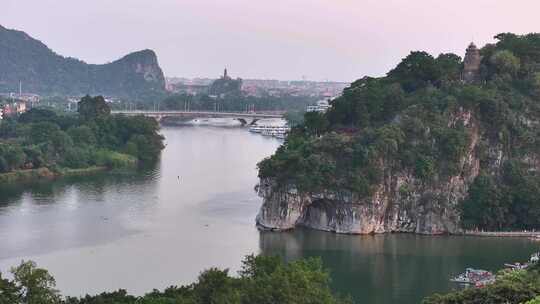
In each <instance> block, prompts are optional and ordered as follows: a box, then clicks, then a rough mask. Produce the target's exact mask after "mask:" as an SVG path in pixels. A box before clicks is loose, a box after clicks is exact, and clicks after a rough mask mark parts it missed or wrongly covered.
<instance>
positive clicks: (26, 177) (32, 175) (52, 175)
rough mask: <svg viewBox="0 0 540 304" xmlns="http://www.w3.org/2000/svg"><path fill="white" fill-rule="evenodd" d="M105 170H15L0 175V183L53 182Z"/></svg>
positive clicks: (98, 168)
mask: <svg viewBox="0 0 540 304" xmlns="http://www.w3.org/2000/svg"><path fill="white" fill-rule="evenodd" d="M107 170H109V168H108V167H106V166H92V167H88V168H79V169H69V168H62V169H60V170H59V171H52V170H51V169H49V168H47V167H43V168H38V169H26V170H17V171H13V172H8V173H2V174H0V183H7V184H14V183H22V182H33V181H38V180H53V179H56V178H60V177H69V176H85V175H91V174H96V173H98V172H104V171H107Z"/></svg>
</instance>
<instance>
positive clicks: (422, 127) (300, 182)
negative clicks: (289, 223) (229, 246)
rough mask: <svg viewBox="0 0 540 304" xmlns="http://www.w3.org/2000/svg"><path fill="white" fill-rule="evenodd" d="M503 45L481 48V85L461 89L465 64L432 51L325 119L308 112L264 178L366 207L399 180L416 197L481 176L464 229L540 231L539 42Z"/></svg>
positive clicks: (467, 202)
mask: <svg viewBox="0 0 540 304" xmlns="http://www.w3.org/2000/svg"><path fill="white" fill-rule="evenodd" d="M495 38H496V39H497V40H498V42H497V43H496V44H492V45H487V46H485V47H484V48H482V49H481V55H482V61H481V65H480V68H479V72H478V73H479V75H478V79H479V81H478V82H472V83H471V82H464V81H462V80H461V71H462V68H463V67H462V66H463V64H462V61H461V58H460V57H459V56H457V55H455V54H441V55H439V56H438V57H436V58H435V57H433V56H431V55H429V54H427V53H425V52H412V53H410V55H408V56H407V57H406V58H404V59H403V60H402V61H401V63H399V64H398V65H397V67H396V68H394V69H393V70H391V71H390V72H389V73H388V74H387V75H386V77H381V78H370V77H365V78H362V79H360V80H357V81H356V82H354V83H352V84H351V86H350V87H349V88H347V89H345V90H344V92H343V96H341V97H339V98H337V99H335V100H334V101H333V102H332V108H331V109H330V110H329V111H328V112H326V113H325V114H318V113H307V114H306V115H305V118H304V123H303V124H302V125H300V126H299V127H297V128H295V129H293V131H292V132H291V134H290V135H289V137H288V139H287V140H286V142H285V143H284V145H282V146H281V147H280V148H279V149H278V151H277V152H276V153H275V154H274V155H273V156H272V157H270V158H268V159H265V160H264V161H262V162H261V163H259V177H260V178H261V179H263V180H272V181H273V184H274V187H285V186H291V185H292V186H293V187H294V188H296V189H298V190H299V191H302V192H304V193H324V192H326V191H332V192H334V193H337V194H338V195H343V196H351V195H352V196H356V197H358V198H367V197H369V196H371V195H372V194H373V193H374V192H375V191H376V190H377V188H378V187H379V186H381V183H382V182H383V181H384V180H385V177H387V176H388V175H392V174H395V173H396V172H402V173H403V174H406V175H408V176H412V177H413V178H414V179H415V181H417V182H418V183H420V186H418V185H416V186H417V189H418V188H421V187H422V186H429V185H432V184H437V183H439V184H440V183H443V182H445V181H446V182H449V181H451V180H452V179H453V178H455V177H459V176H462V175H463V174H464V172H476V173H475V174H474V175H473V176H472V177H473V179H474V181H470V184H472V185H470V184H469V185H467V187H468V195H466V198H465V199H464V200H463V201H462V202H461V203H460V204H459V205H460V206H459V208H460V210H461V217H462V224H463V226H464V227H465V228H482V229H538V228H540V201H539V200H538V199H537V198H538V197H539V196H540V177H539V175H538V170H540V121H539V117H540V34H529V35H525V36H518V35H514V34H499V35H497V36H496V37H495ZM470 159H478V160H479V161H478V168H470V167H467V166H470V164H471V162H469V161H467V160H470ZM473 163H474V162H473ZM412 186H413V185H410V184H406V183H405V184H403V185H402V186H401V188H400V189H399V192H400V196H402V197H406V196H407V195H408V194H409V192H410V189H411V187H412ZM448 191H451V190H448ZM422 204H423V205H424V206H425V207H427V208H429V206H430V205H434V204H437V198H436V197H432V198H430V199H425V202H423V203H422Z"/></svg>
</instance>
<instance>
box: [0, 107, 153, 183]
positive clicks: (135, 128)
mask: <svg viewBox="0 0 540 304" xmlns="http://www.w3.org/2000/svg"><path fill="white" fill-rule="evenodd" d="M158 130H159V125H158V123H157V122H156V121H155V120H154V119H152V118H145V117H142V116H138V117H125V116H113V115H110V108H109V106H108V105H107V104H106V103H105V100H104V99H103V97H101V96H98V97H94V98H92V97H90V96H86V97H84V98H82V100H81V101H80V102H79V115H78V116H77V115H69V116H62V115H57V114H56V113H55V112H52V111H50V110H46V109H32V110H30V111H28V112H26V113H24V114H22V115H20V116H19V117H18V119H5V120H3V121H1V122H0V173H8V172H14V171H19V170H24V169H37V168H49V169H51V170H52V171H55V172H56V173H60V174H61V173H62V172H64V171H65V170H64V168H67V169H81V168H89V167H95V166H99V167H109V168H111V167H122V166H126V165H130V164H134V163H135V162H136V161H137V160H140V161H152V160H155V159H156V158H157V157H159V153H160V151H161V149H162V148H163V143H162V141H163V137H162V136H161V135H159V134H158ZM66 172H67V171H66Z"/></svg>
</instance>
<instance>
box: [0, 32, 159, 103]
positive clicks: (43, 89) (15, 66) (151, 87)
mask: <svg viewBox="0 0 540 304" xmlns="http://www.w3.org/2000/svg"><path fill="white" fill-rule="evenodd" d="M100 47H103V46H100ZM19 81H21V82H22V84H23V90H24V91H25V92H28V93H37V94H42V95H55V94H60V95H86V94H90V95H106V96H114V97H120V98H128V99H132V100H145V99H149V98H153V97H162V96H163V94H164V92H165V78H164V76H163V72H162V70H161V68H160V67H159V64H158V61H157V57H156V54H155V53H154V52H153V51H151V50H143V51H140V52H135V53H131V54H129V55H127V56H125V57H123V58H121V59H119V60H117V61H114V62H112V63H108V64H102V65H96V64H86V63H85V62H83V61H80V60H77V59H74V58H67V57H63V56H60V55H58V54H56V53H55V52H53V51H52V50H51V49H49V48H48V47H47V46H46V45H45V44H43V43H42V42H41V41H39V40H36V39H33V38H32V37H30V36H29V35H28V34H26V33H24V32H21V31H16V30H10V29H6V28H4V27H2V26H0V92H17V91H18V90H19Z"/></svg>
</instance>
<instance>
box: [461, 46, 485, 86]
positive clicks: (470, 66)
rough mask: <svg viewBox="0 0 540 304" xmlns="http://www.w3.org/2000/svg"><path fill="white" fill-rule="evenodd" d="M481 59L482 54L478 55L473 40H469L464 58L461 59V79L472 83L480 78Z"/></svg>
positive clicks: (478, 52)
mask: <svg viewBox="0 0 540 304" xmlns="http://www.w3.org/2000/svg"><path fill="white" fill-rule="evenodd" d="M481 61H482V56H480V50H479V49H478V48H477V47H476V45H475V44H474V43H473V42H471V44H469V47H468V48H467V51H466V52H465V59H464V60H463V74H462V79H463V81H465V82H467V83H472V82H476V81H478V80H480V62H481Z"/></svg>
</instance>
